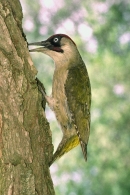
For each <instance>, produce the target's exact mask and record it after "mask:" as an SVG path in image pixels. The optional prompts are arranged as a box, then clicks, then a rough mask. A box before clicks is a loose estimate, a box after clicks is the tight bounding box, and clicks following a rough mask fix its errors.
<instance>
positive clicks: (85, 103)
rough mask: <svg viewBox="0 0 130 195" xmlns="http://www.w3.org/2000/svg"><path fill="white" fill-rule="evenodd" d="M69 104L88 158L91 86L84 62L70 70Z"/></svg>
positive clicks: (66, 85)
mask: <svg viewBox="0 0 130 195" xmlns="http://www.w3.org/2000/svg"><path fill="white" fill-rule="evenodd" d="M65 92H66V96H67V104H68V108H69V111H70V113H71V116H72V120H73V122H74V124H75V128H76V131H77V135H78V137H79V141H80V145H81V148H82V151H83V155H84V158H85V159H86V160H87V143H88V139H89V133H90V105H91V87H90V81H89V77H88V73H87V69H86V66H85V64H84V63H82V64H81V65H80V64H78V66H74V67H72V68H70V69H69V70H68V76H67V80H66V83H65Z"/></svg>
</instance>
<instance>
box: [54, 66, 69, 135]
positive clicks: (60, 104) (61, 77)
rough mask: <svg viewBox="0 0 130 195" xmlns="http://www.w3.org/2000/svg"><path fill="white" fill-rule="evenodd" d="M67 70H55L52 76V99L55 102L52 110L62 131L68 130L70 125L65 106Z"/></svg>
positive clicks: (67, 109)
mask: <svg viewBox="0 0 130 195" xmlns="http://www.w3.org/2000/svg"><path fill="white" fill-rule="evenodd" d="M67 75H68V70H64V69H59V70H55V72H54V76H53V86H52V98H54V100H55V105H54V107H53V110H54V112H55V115H56V118H57V120H58V122H59V123H60V125H61V127H62V130H63V131H64V129H66V128H68V125H69V124H70V120H71V119H70V113H69V108H68V105H67V97H66V94H65V82H66V79H67Z"/></svg>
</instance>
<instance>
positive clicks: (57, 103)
mask: <svg viewBox="0 0 130 195" xmlns="http://www.w3.org/2000/svg"><path fill="white" fill-rule="evenodd" d="M29 45H35V46H41V47H39V48H35V49H31V50H30V52H42V53H44V54H46V55H48V56H50V57H51V58H52V59H53V60H54V63H55V70H54V76H53V84H52V95H51V97H49V96H47V95H46V94H45V93H44V92H43V94H44V96H45V99H46V101H47V103H48V105H49V107H50V108H51V109H52V110H53V111H54V113H55V116H56V118H57V121H58V123H59V124H60V126H61V129H62V132H63V138H62V140H61V142H60V143H59V146H58V148H57V150H56V152H55V153H54V155H53V158H52V161H51V162H50V165H51V164H52V163H53V162H54V161H55V160H56V159H57V158H59V157H61V156H62V155H63V154H64V153H66V152H68V151H69V150H71V149H72V148H74V147H75V146H77V145H78V144H79V143H80V145H81V148H82V152H83V155H84V158H85V160H87V143H88V139H89V133H90V104H91V86H90V81H89V77H88V73H87V69H86V66H85V64H84V62H83V60H82V58H81V56H80V53H79V51H78V49H77V46H76V44H75V43H74V41H73V40H72V39H71V38H70V37H69V36H67V35H65V34H56V35H53V36H51V37H49V38H48V39H47V40H46V41H41V42H35V43H30V44H29Z"/></svg>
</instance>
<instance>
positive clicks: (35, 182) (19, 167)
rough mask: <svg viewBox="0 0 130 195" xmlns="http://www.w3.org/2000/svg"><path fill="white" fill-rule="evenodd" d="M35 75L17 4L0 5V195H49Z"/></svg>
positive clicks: (47, 143)
mask: <svg viewBox="0 0 130 195" xmlns="http://www.w3.org/2000/svg"><path fill="white" fill-rule="evenodd" d="M36 73H37V71H36V70H35V68H34V66H33V63H32V61H31V58H30V54H29V52H28V48H27V43H26V39H25V36H24V33H23V31H22V9H21V5H20V3H19V0H0V195H54V189H53V184H52V180H51V177H50V172H49V167H48V162H49V160H50V159H51V157H52V151H53V146H52V138H51V132H50V129H49V124H48V122H47V120H46V118H45V114H44V110H43V109H42V107H41V94H40V93H39V92H38V87H37V84H36V81H35V75H36ZM44 103H45V102H44Z"/></svg>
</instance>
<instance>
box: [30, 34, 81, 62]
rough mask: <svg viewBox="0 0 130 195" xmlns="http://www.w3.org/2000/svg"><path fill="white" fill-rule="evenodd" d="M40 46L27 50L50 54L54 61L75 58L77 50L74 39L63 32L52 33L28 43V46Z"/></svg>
mask: <svg viewBox="0 0 130 195" xmlns="http://www.w3.org/2000/svg"><path fill="white" fill-rule="evenodd" d="M31 45H35V46H40V47H38V48H35V49H31V50H29V51H30V52H42V53H45V54H47V55H48V56H50V57H51V58H52V59H53V60H54V61H55V63H58V62H59V61H62V62H63V61H73V60H74V59H75V60H76V59H77V54H78V50H77V47H76V44H75V43H74V41H73V40H72V39H71V38H70V37H69V36H67V35H65V34H56V35H52V36H51V37H49V38H48V39H47V40H45V41H41V42H35V43H30V44H29V46H31Z"/></svg>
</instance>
